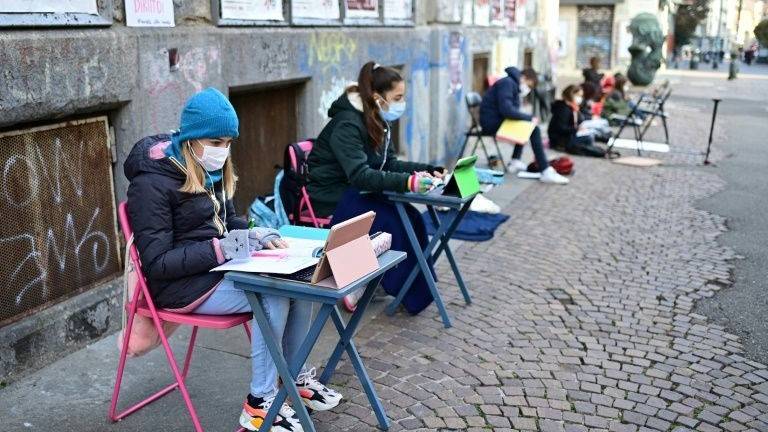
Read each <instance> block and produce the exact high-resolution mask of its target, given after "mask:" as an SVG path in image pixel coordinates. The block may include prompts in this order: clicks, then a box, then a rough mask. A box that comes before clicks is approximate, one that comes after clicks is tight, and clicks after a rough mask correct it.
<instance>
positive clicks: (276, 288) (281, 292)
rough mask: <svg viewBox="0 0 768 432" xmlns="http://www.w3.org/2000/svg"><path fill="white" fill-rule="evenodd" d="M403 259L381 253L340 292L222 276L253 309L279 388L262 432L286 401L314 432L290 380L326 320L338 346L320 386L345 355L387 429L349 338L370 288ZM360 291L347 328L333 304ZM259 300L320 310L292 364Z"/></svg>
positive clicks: (263, 278) (236, 275)
mask: <svg viewBox="0 0 768 432" xmlns="http://www.w3.org/2000/svg"><path fill="white" fill-rule="evenodd" d="M405 256H406V254H405V253H404V252H397V251H387V252H385V253H383V254H382V255H381V256H379V258H378V259H379V269H378V270H376V271H374V272H372V273H370V274H368V275H366V276H364V277H363V278H361V279H359V280H357V281H355V282H353V283H351V284H349V285H347V286H346V287H343V288H340V289H332V288H325V287H321V286H317V285H311V284H308V283H302V282H297V281H291V280H287V279H280V278H276V277H269V276H264V275H259V274H255V273H243V272H228V273H227V274H226V275H225V276H224V277H225V278H227V279H229V280H231V281H233V282H234V285H235V287H237V288H239V289H242V290H243V291H245V293H246V294H247V296H248V301H250V303H251V308H252V309H253V316H254V318H255V319H256V322H257V323H258V325H259V329H260V330H261V333H262V335H263V336H264V340H265V342H266V343H267V347H268V349H269V353H270V355H271V356H272V359H273V360H274V361H275V366H277V372H278V374H279V375H280V378H281V379H282V382H283V385H282V386H281V387H280V391H279V392H278V394H277V397H276V398H275V401H274V403H273V404H272V407H271V408H270V409H269V412H268V413H267V417H266V418H265V419H264V423H263V426H262V432H266V431H269V430H270V428H271V427H272V423H273V422H274V419H275V417H276V416H277V413H278V410H279V409H280V407H281V406H282V405H283V402H284V401H285V398H286V396H287V397H290V398H291V400H292V401H293V408H294V409H295V410H296V412H297V414H298V416H299V420H300V421H301V424H302V426H303V427H304V430H305V431H306V432H315V426H314V424H313V423H312V420H310V418H309V414H308V412H307V409H306V407H305V406H304V404H303V403H302V402H301V397H300V396H299V392H298V389H297V388H296V384H295V381H296V379H295V377H296V376H297V375H298V373H299V371H300V370H301V367H302V366H303V365H304V363H305V362H306V360H307V357H309V353H310V352H312V348H313V347H314V346H315V343H316V342H317V338H318V337H319V336H320V332H321V331H322V329H323V327H324V326H325V323H326V322H327V321H328V318H329V317H330V318H331V320H332V321H333V324H334V326H335V327H336V331H337V332H338V334H339V342H338V343H337V344H336V348H335V349H334V350H333V354H331V357H330V358H329V359H328V363H327V364H326V365H325V369H324V370H323V374H322V375H321V376H320V381H321V382H322V383H324V384H326V383H328V381H329V380H330V379H331V377H332V376H333V373H334V371H335V370H336V366H337V365H338V363H339V360H340V359H341V355H342V353H343V352H344V351H346V352H347V355H348V356H349V360H350V362H351V363H352V367H353V368H354V369H355V373H356V374H357V377H358V379H359V380H360V384H361V385H362V387H363V390H364V391H365V394H366V395H367V396H368V400H369V401H370V403H371V407H372V408H373V411H374V413H375V414H376V418H377V419H378V421H379V426H380V427H381V429H383V430H386V429H388V428H389V420H388V419H387V416H386V413H385V412H384V407H383V406H382V405H381V402H380V401H379V399H378V396H376V391H375V389H374V387H373V383H372V382H371V379H370V378H369V377H368V373H367V372H366V371H365V367H364V366H363V361H362V360H361V359H360V354H358V352H357V348H355V344H354V342H353V341H352V336H353V335H354V334H355V330H356V329H357V326H358V325H359V324H360V322H361V320H362V318H363V314H364V313H365V310H366V309H367V307H368V304H369V303H370V302H371V298H372V297H373V293H374V291H376V287H377V286H378V285H379V282H380V281H381V278H382V277H383V276H384V273H386V272H387V270H389V269H391V268H392V267H394V266H396V265H397V264H398V263H399V262H401V261H402V260H404V259H405ZM363 287H365V292H364V293H363V296H362V297H361V298H360V301H359V302H358V303H357V308H356V309H355V313H354V314H352V317H350V319H349V322H348V323H345V322H344V319H343V318H342V316H341V314H340V313H339V309H338V307H337V306H336V304H337V303H338V302H339V300H340V299H341V298H343V297H344V296H345V295H347V294H349V293H351V292H353V291H355V290H357V289H362V288H363ZM264 294H267V295H275V296H281V297H288V298H291V299H299V300H306V301H311V302H313V303H319V304H320V305H321V307H320V310H319V311H317V314H316V316H315V319H314V321H313V322H312V326H311V327H310V329H309V333H308V334H307V337H306V338H305V339H304V342H303V343H302V344H301V347H300V348H299V352H298V353H297V356H296V359H294V362H293V363H292V364H290V365H289V364H287V362H286V360H285V357H283V354H282V352H281V350H280V348H279V347H280V345H281V343H282V341H278V340H276V339H275V335H274V333H273V332H272V329H271V328H270V327H269V322H268V321H267V316H266V312H265V310H264V306H263V304H262V301H261V296H262V295H264Z"/></svg>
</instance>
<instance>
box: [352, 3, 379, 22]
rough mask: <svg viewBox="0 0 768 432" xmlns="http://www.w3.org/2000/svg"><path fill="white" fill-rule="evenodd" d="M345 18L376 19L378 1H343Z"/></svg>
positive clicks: (377, 15)
mask: <svg viewBox="0 0 768 432" xmlns="http://www.w3.org/2000/svg"><path fill="white" fill-rule="evenodd" d="M345 3H346V6H347V15H346V17H347V18H378V17H379V0H345Z"/></svg>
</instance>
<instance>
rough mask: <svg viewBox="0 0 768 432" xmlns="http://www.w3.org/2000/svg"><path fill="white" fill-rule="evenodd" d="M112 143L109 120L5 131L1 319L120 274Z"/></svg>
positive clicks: (0, 180) (0, 182) (0, 187)
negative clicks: (9, 132)
mask: <svg viewBox="0 0 768 432" xmlns="http://www.w3.org/2000/svg"><path fill="white" fill-rule="evenodd" d="M106 142H107V133H106V119H105V118H100V119H95V120H89V121H84V122H79V123H77V124H67V125H65V126H63V127H51V128H45V129H43V130H39V131H36V130H33V131H29V132H23V133H13V134H7V135H5V136H0V144H2V145H1V146H0V148H2V151H0V169H2V171H0V210H2V212H3V214H4V215H9V216H11V215H13V218H9V219H6V220H4V221H0V252H2V256H3V257H4V259H3V261H2V262H0V283H2V286H4V287H6V289H4V290H2V292H0V322H3V321H6V320H8V319H10V318H12V317H14V316H17V315H19V314H22V313H24V312H26V311H29V310H33V309H34V308H36V307H38V306H41V305H43V304H45V303H47V302H50V301H53V300H56V299H59V298H62V297H63V296H66V295H67V294H69V293H72V292H77V291H78V290H79V289H81V288H83V287H87V286H89V285H91V284H93V283H95V282H97V281H99V280H102V279H104V278H106V277H108V276H110V275H113V274H115V273H116V272H117V271H118V261H117V249H118V246H117V245H116V237H115V233H116V232H115V225H114V197H113V193H112V177H111V170H110V157H109V151H108V149H107V146H106ZM94 180H98V181H94Z"/></svg>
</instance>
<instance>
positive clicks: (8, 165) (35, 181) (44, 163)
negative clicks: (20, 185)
mask: <svg viewBox="0 0 768 432" xmlns="http://www.w3.org/2000/svg"><path fill="white" fill-rule="evenodd" d="M84 151H85V143H84V142H83V141H80V148H79V151H78V155H80V156H81V155H82V154H83V152H84ZM19 163H24V164H25V165H26V172H27V177H28V179H29V185H30V187H28V188H25V189H24V191H25V192H26V193H27V195H26V197H24V199H23V200H21V201H19V199H18V198H17V197H14V196H13V193H12V191H11V184H13V182H12V180H13V179H12V178H11V177H12V170H13V168H14V167H15V166H16V164H19ZM38 166H40V167H44V169H42V170H38V168H37V167H38ZM62 166H63V170H62ZM41 177H42V178H43V179H44V180H45V181H46V182H47V183H48V189H49V190H50V191H51V194H52V195H53V200H54V202H55V203H56V204H62V195H61V181H62V179H64V180H65V181H68V182H69V183H70V184H71V186H72V188H73V189H74V191H75V194H77V196H78V197H82V196H83V159H82V157H74V158H68V157H66V156H65V155H64V149H63V148H62V145H61V140H60V139H59V138H54V139H53V152H52V154H50V155H47V156H45V157H43V154H42V150H41V149H40V147H39V146H38V147H35V159H34V160H33V159H31V158H29V157H27V156H23V155H12V156H11V157H9V158H8V159H7V160H6V161H5V166H4V167H3V196H4V197H5V200H6V201H7V202H8V204H10V205H12V206H13V207H16V208H22V207H24V206H26V205H28V204H29V203H30V202H31V201H32V200H34V199H35V198H37V196H38V194H39V193H40V187H39V186H40V180H41Z"/></svg>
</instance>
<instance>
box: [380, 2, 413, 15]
mask: <svg viewBox="0 0 768 432" xmlns="http://www.w3.org/2000/svg"><path fill="white" fill-rule="evenodd" d="M384 18H386V19H393V20H410V19H412V18H413V1H412V0H384Z"/></svg>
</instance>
